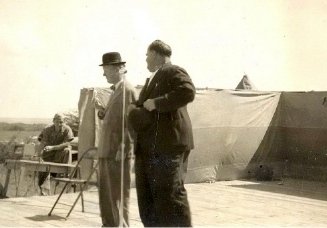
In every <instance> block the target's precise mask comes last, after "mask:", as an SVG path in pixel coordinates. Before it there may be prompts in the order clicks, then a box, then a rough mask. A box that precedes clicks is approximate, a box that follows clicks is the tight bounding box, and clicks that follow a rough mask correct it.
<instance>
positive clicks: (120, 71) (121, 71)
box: [119, 68, 127, 74]
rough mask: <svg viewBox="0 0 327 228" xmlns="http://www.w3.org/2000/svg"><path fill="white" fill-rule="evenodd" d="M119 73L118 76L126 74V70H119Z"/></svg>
mask: <svg viewBox="0 0 327 228" xmlns="http://www.w3.org/2000/svg"><path fill="white" fill-rule="evenodd" d="M119 73H120V74H126V73H127V70H126V69H125V68H120V69H119Z"/></svg>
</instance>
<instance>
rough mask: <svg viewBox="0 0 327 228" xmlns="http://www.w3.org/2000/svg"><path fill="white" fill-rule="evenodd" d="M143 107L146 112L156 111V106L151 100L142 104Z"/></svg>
mask: <svg viewBox="0 0 327 228" xmlns="http://www.w3.org/2000/svg"><path fill="white" fill-rule="evenodd" d="M143 107H144V108H145V109H146V110H148V111H150V112H151V111H152V110H155V109H156V105H155V103H154V100H153V99H148V100H146V101H145V102H144V103H143Z"/></svg>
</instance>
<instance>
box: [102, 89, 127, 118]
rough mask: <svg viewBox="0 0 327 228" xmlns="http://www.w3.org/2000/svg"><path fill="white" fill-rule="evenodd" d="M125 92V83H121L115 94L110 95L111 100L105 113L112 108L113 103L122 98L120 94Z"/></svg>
mask: <svg viewBox="0 0 327 228" xmlns="http://www.w3.org/2000/svg"><path fill="white" fill-rule="evenodd" d="M122 92H123V83H121V84H120V85H119V86H118V88H117V89H116V90H115V91H114V92H113V94H112V95H111V96H110V99H109V102H108V104H107V107H106V109H105V113H107V111H108V110H109V109H110V107H111V106H112V104H114V103H115V101H116V100H117V99H118V98H120V94H121V93H122Z"/></svg>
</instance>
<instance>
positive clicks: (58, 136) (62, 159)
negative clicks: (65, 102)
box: [38, 114, 74, 195]
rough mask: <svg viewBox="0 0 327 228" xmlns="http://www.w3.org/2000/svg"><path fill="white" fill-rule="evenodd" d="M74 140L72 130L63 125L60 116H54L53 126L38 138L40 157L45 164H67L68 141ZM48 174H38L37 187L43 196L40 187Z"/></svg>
mask: <svg viewBox="0 0 327 228" xmlns="http://www.w3.org/2000/svg"><path fill="white" fill-rule="evenodd" d="M73 139H74V135H73V131H72V129H71V128H70V127H69V126H68V125H66V124H64V118H63V116H62V115H61V114H55V116H54V117H53V124H52V125H50V126H47V127H46V128H45V129H43V131H42V132H41V134H40V135H39V137H38V140H39V141H40V143H41V145H40V150H41V151H42V152H41V157H42V159H43V160H44V161H47V162H57V163H68V161H69V159H70V150H71V148H70V141H72V140H73ZM48 175H49V173H48V172H40V173H39V181H38V186H39V188H40V191H41V192H40V193H41V195H44V192H43V189H42V187H41V186H42V185H43V183H44V181H45V180H46V179H47V177H48Z"/></svg>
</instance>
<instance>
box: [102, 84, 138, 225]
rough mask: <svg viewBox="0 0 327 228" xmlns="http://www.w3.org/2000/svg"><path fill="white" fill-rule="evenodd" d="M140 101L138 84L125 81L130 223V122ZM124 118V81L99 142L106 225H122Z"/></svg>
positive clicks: (126, 193) (126, 183) (126, 187)
mask: <svg viewBox="0 0 327 228" xmlns="http://www.w3.org/2000/svg"><path fill="white" fill-rule="evenodd" d="M135 101H136V92H135V89H134V87H133V86H132V85H131V84H129V83H127V82H125V107H126V109H125V110H126V112H125V116H124V121H125V127H124V129H125V130H124V131H125V132H124V133H125V134H124V136H125V137H124V140H125V149H124V151H125V155H126V157H125V159H124V210H123V214H124V222H125V224H127V225H129V219H128V207H129V194H130V182H131V177H130V176H131V175H130V169H131V156H132V153H133V148H134V146H133V144H134V136H133V135H134V134H133V130H131V127H129V125H128V123H127V117H128V113H127V110H128V106H129V104H130V103H132V102H135ZM122 121H123V83H120V84H118V85H117V89H116V90H115V91H114V92H113V94H112V95H111V97H110V99H109V102H108V105H107V107H106V109H105V117H104V121H103V126H102V132H101V137H100V141H99V185H100V186H99V204H100V212H101V218H102V223H103V225H105V226H118V225H119V206H120V202H121V199H120V198H121V195H120V193H121V191H120V188H121V186H120V183H121V161H116V160H115V158H116V154H117V152H118V153H120V151H121V149H120V148H121V142H122Z"/></svg>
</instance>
